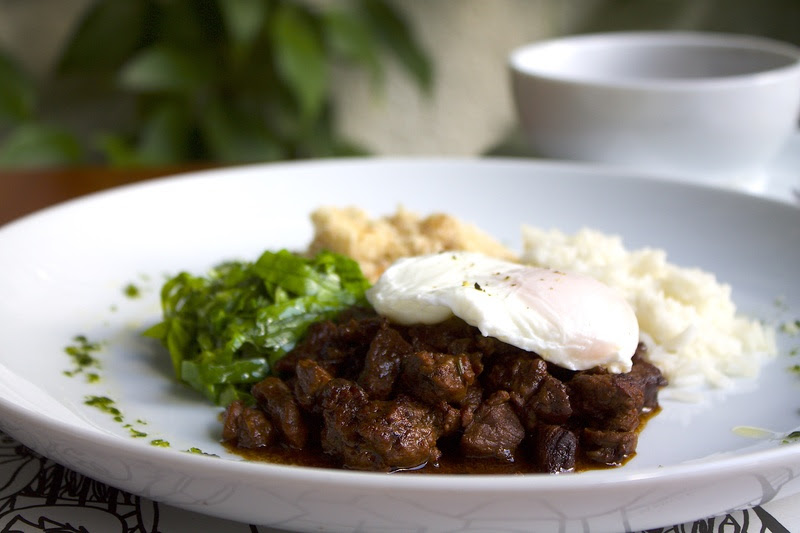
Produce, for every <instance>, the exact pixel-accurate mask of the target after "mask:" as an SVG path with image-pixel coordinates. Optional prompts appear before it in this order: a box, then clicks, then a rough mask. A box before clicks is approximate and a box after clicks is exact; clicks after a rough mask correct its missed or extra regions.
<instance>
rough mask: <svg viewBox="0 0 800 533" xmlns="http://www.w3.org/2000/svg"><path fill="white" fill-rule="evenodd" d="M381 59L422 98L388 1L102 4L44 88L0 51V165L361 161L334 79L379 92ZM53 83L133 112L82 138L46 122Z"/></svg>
mask: <svg viewBox="0 0 800 533" xmlns="http://www.w3.org/2000/svg"><path fill="white" fill-rule="evenodd" d="M384 56H390V57H393V58H394V59H395V60H397V61H398V62H399V64H400V65H401V67H402V68H403V70H404V71H405V72H406V74H407V75H409V76H410V77H411V78H412V80H413V81H414V82H415V84H416V85H417V86H418V88H419V89H420V90H421V91H424V92H428V91H430V89H431V86H432V83H433V72H432V65H431V61H430V59H429V57H428V56H427V54H426V53H425V51H424V50H423V48H422V47H421V46H420V44H419V42H418V41H417V40H416V38H415V36H414V33H413V30H412V28H411V27H410V25H409V23H408V22H407V20H406V19H405V18H404V16H403V14H402V13H401V12H400V11H398V10H397V9H396V8H395V7H394V6H393V5H392V4H390V3H389V2H388V0H347V1H337V2H303V1H300V0H96V1H95V2H94V3H93V4H91V6H90V8H89V9H88V10H87V12H86V13H85V15H84V17H83V18H82V20H81V21H80V22H79V24H78V25H77V28H76V30H75V32H74V33H73V35H72V36H71V38H70V40H69V41H68V42H67V44H66V46H65V48H64V50H63V53H62V55H61V56H60V59H59V61H58V63H57V65H56V68H55V69H53V72H52V73H51V74H50V75H49V76H48V77H47V79H38V80H37V79H34V77H33V76H32V75H31V74H30V73H28V72H26V71H25V70H24V69H23V68H22V67H21V66H20V65H19V63H18V62H16V61H15V60H14V58H12V57H10V56H9V55H8V54H5V55H3V54H2V52H0V166H5V167H25V166H47V165H70V164H81V163H87V162H95V163H101V164H111V165H117V166H125V165H169V164H177V163H184V162H202V163H217V162H220V163H240V162H251V161H270V160H278V159H299V158H307V157H325V156H337V155H352V154H360V153H364V150H363V149H361V148H360V147H358V146H356V145H354V144H353V143H351V142H348V141H347V139H344V138H343V137H342V135H341V134H340V132H339V131H338V130H337V126H336V120H335V108H334V107H335V106H334V103H333V101H332V98H331V93H330V90H329V89H330V69H331V68H332V66H333V65H334V64H337V63H344V64H349V65H351V66H352V67H353V68H355V69H359V70H362V71H364V72H366V73H367V75H368V76H369V79H370V80H371V83H372V85H373V88H374V89H376V90H379V89H380V87H381V86H382V84H383V83H384V76H385V68H386V63H385V61H384V60H383V58H384ZM58 83H61V84H66V85H65V86H66V87H68V90H69V91H71V92H74V93H76V94H79V93H81V92H85V93H91V94H102V95H104V98H111V99H117V100H120V101H124V102H126V106H127V107H126V108H125V109H129V110H130V111H129V112H125V113H119V115H120V116H115V117H114V118H115V120H114V121H112V122H114V125H113V127H111V128H110V129H108V130H107V131H105V132H103V133H102V134H97V133H94V132H89V133H85V132H83V133H82V132H80V131H77V130H78V129H79V128H74V127H69V126H67V125H64V124H61V123H58V121H53V119H52V118H48V117H47V116H44V115H45V113H43V112H42V110H41V109H42V107H45V106H44V105H43V102H42V100H43V99H44V98H45V95H46V94H47V91H45V90H44V89H45V88H47V87H48V85H50V84H58ZM62 96H63V95H62Z"/></svg>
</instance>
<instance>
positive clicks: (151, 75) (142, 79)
mask: <svg viewBox="0 0 800 533" xmlns="http://www.w3.org/2000/svg"><path fill="white" fill-rule="evenodd" d="M213 77H214V68H213V65H211V64H210V62H209V61H207V60H206V59H204V56H202V55H196V54H192V53H189V52H188V51H184V50H179V49H177V48H174V47H168V46H164V45H153V46H151V47H149V48H147V49H145V50H143V51H142V52H140V53H139V54H137V55H136V56H135V57H133V58H132V59H131V60H130V61H129V62H128V63H126V64H125V65H124V67H123V68H122V71H121V72H120V76H119V81H120V83H121V85H122V87H123V88H125V89H128V90H132V91H136V92H153V91H163V92H191V91H196V90H199V89H202V88H204V87H206V86H208V85H209V84H210V83H211V82H212V80H213Z"/></svg>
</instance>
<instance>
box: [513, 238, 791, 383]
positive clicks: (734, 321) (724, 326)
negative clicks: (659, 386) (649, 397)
mask: <svg viewBox="0 0 800 533" xmlns="http://www.w3.org/2000/svg"><path fill="white" fill-rule="evenodd" d="M522 235H523V247H524V250H523V254H522V257H521V259H522V261H523V262H525V263H529V264H533V265H536V266H544V267H550V268H556V269H559V270H566V271H572V272H578V273H582V274H586V275H590V276H593V277H595V278H597V279H598V280H600V281H602V282H604V283H606V284H608V285H610V286H612V287H615V288H617V289H618V290H620V291H621V292H622V294H623V295H624V296H625V298H626V299H627V300H628V301H629V302H630V304H631V305H632V306H633V308H634V310H635V311H636V316H637V317H638V319H639V329H640V338H641V340H642V341H644V342H645V343H646V344H647V346H648V350H649V351H648V359H649V360H650V362H652V363H653V364H655V365H656V366H657V367H658V368H659V369H660V370H661V371H662V373H663V374H664V375H665V376H666V378H667V379H668V380H669V383H670V388H683V387H691V388H695V387H704V386H708V387H713V388H726V387H729V386H730V385H731V383H732V382H733V379H734V378H738V377H747V378H752V377H756V376H757V375H758V373H759V370H760V368H761V365H762V364H763V363H764V362H765V361H766V360H768V359H770V358H771V357H772V356H774V355H775V353H776V346H775V331H774V329H772V328H769V327H766V326H764V325H763V324H761V323H760V322H758V321H756V320H753V319H750V318H747V317H745V316H742V315H740V314H738V313H737V310H736V306H735V305H734V303H733V301H732V300H731V288H730V286H729V285H726V284H723V283H719V282H718V281H717V280H716V278H715V276H714V275H713V274H710V273H708V272H705V271H702V270H700V269H696V268H681V267H679V266H676V265H673V264H671V263H669V262H667V256H666V253H665V252H664V251H663V250H659V249H652V248H643V249H640V250H634V251H628V250H626V249H625V247H624V246H623V244H622V240H621V238H620V237H618V236H615V235H607V234H604V233H601V232H598V231H595V230H591V229H583V230H581V231H579V232H577V233H576V234H574V235H567V234H565V233H562V232H561V231H558V230H549V231H545V230H542V229H539V228H533V227H529V226H524V227H523V228H522Z"/></svg>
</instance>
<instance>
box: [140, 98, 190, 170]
mask: <svg viewBox="0 0 800 533" xmlns="http://www.w3.org/2000/svg"><path fill="white" fill-rule="evenodd" d="M189 135H190V125H189V117H188V115H187V114H186V112H185V111H184V109H183V107H182V106H180V105H177V104H174V103H172V102H166V101H165V102H162V103H161V104H160V105H159V106H157V107H156V108H155V109H153V110H151V111H150V112H149V113H148V116H147V118H146V120H145V122H144V123H143V124H142V127H141V131H140V137H139V142H138V146H137V152H138V159H139V162H140V163H142V164H145V165H167V164H175V163H180V162H181V161H185V160H187V159H188V156H189Z"/></svg>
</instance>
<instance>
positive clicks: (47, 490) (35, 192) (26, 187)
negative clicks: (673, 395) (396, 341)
mask: <svg viewBox="0 0 800 533" xmlns="http://www.w3.org/2000/svg"><path fill="white" fill-rule="evenodd" d="M199 168H201V167H197V166H192V167H169V168H136V169H104V168H76V169H63V170H62V169H59V170H26V171H2V170H0V225H3V224H5V223H7V222H10V221H12V220H14V219H16V218H18V217H21V216H24V215H26V214H28V213H32V212H34V211H37V210H39V209H42V208H45V207H48V206H50V205H54V204H56V203H59V202H62V201H65V200H69V199H72V198H76V197H79V196H82V195H86V194H90V193H93V192H97V191H101V190H104V189H108V188H112V187H117V186H122V185H127V184H131V183H135V182H140V181H145V180H150V179H154V178H158V177H161V176H167V175H172V174H176V173H180V172H184V171H194V170H198V169H199ZM0 459H2V460H0V531H49V530H51V529H48V528H54V527H60V528H62V529H58V530H59V531H79V530H80V531H112V529H107V527H108V524H110V523H114V524H120V523H122V524H124V526H123V527H122V529H121V530H122V531H131V532H141V533H144V532H149V531H153V532H155V531H161V532H172V531H189V530H191V531H197V532H206V531H207V532H211V531H213V532H215V533H234V532H242V533H245V532H260V533H267V532H272V531H276V530H274V529H270V528H266V527H263V526H254V525H250V524H243V523H237V522H231V521H227V520H222V519H216V518H210V517H205V516H201V515H197V514H195V513H191V512H188V511H184V510H182V509H178V508H173V507H171V506H167V505H164V504H159V503H157V502H152V501H149V500H147V499H145V498H141V497H138V496H135V495H131V494H126V493H124V492H122V491H119V490H117V489H114V488H113V487H104V486H102V485H101V484H100V483H98V482H96V481H94V480H91V479H87V478H85V477H83V476H81V475H80V474H77V473H74V472H69V471H68V470H66V469H65V468H64V467H62V466H60V465H58V464H56V463H53V462H52V461H49V460H48V459H46V458H43V457H39V456H38V455H36V454H35V453H33V452H31V451H30V450H27V449H25V448H24V447H22V446H20V445H19V444H18V443H17V442H15V441H14V440H13V439H12V438H10V437H8V436H6V435H3V434H1V433H0ZM89 486H91V487H92V488H91V490H90V491H89V492H90V493H91V494H92V495H93V496H92V497H88V498H87V497H86V494H87V490H88V489H87V487H89ZM109 520H110V521H109ZM76 524H80V527H81V528H83V529H80V528H78V529H68V528H76V527H78V526H76ZM115 527H116V526H115ZM115 530H119V529H115ZM655 531H658V532H660V533H670V532H673V531H674V532H678V531H708V532H709V533H710V532H712V531H714V532H716V531H720V532H722V531H725V532H727V531H737V532H740V533H747V532H748V531H750V532H756V531H760V532H774V533H778V532H781V533H789V532H791V531H800V496H799V497H792V498H787V499H784V500H780V501H777V502H772V503H769V504H765V505H764V506H758V507H755V508H753V509H748V510H744V511H732V512H730V513H728V514H726V515H724V516H718V517H713V518H709V519H707V520H703V521H698V522H695V523H692V524H682V525H676V526H675V527H673V528H663V529H658V530H655ZM650 533H654V532H650Z"/></svg>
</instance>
